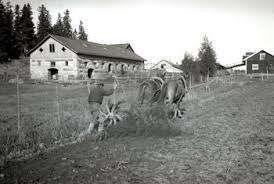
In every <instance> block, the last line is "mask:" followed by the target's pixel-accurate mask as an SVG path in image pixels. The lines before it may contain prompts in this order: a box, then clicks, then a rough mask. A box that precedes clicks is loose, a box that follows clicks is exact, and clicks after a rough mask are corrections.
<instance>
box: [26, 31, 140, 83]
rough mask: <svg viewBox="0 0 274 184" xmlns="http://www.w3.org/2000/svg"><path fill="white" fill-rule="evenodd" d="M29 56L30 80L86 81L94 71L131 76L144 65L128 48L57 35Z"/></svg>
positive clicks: (51, 36)
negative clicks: (101, 70) (131, 73)
mask: <svg viewBox="0 0 274 184" xmlns="http://www.w3.org/2000/svg"><path fill="white" fill-rule="evenodd" d="M28 55H29V56H30V73H31V78H32V79H44V80H48V79H56V80H71V79H89V78H92V73H93V70H94V69H103V70H105V71H107V72H109V73H116V72H120V71H132V72H134V71H137V70H141V69H143V68H144V61H145V59H144V58H142V57H140V56H139V55H137V54H136V53H135V52H134V50H133V49H132V47H131V46H130V44H115V45H106V44H98V43H94V42H88V41H83V40H75V39H69V38H65V37H61V36H56V35H48V36H47V37H45V38H44V39H43V40H42V41H41V42H40V43H38V44H37V45H36V46H35V47H34V48H33V49H32V50H30V51H29V52H28Z"/></svg>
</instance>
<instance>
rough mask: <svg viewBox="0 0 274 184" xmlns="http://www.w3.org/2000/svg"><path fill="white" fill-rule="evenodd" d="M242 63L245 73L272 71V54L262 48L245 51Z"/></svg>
mask: <svg viewBox="0 0 274 184" xmlns="http://www.w3.org/2000/svg"><path fill="white" fill-rule="evenodd" d="M243 64H244V65H245V66H246V73H247V74H254V73H274V56H273V55H271V54H269V53H268V52H266V51H264V50H261V51H259V52H255V53H252V52H248V53H246V55H245V56H243Z"/></svg>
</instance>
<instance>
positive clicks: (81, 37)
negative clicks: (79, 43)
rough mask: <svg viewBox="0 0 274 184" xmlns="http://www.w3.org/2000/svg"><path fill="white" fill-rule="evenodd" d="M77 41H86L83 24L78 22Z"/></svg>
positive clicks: (86, 36)
mask: <svg viewBox="0 0 274 184" xmlns="http://www.w3.org/2000/svg"><path fill="white" fill-rule="evenodd" d="M78 39H79V40H88V35H87V34H86V32H85V29H84V26H83V22H82V21H81V20H80V25H79V35H78Z"/></svg>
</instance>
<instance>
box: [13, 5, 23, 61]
mask: <svg viewBox="0 0 274 184" xmlns="http://www.w3.org/2000/svg"><path fill="white" fill-rule="evenodd" d="M14 14H15V20H14V33H15V34H14V36H15V50H14V55H15V57H16V58H18V57H19V56H20V55H21V54H22V53H23V48H24V44H23V31H22V29H23V27H22V23H21V16H22V13H21V11H20V6H19V5H18V4H17V5H15V10H14Z"/></svg>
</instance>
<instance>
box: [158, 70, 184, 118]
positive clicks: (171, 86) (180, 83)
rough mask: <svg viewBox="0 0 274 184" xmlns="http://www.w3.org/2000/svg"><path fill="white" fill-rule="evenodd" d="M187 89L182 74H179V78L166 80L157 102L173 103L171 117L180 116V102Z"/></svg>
mask: <svg viewBox="0 0 274 184" xmlns="http://www.w3.org/2000/svg"><path fill="white" fill-rule="evenodd" d="M187 91H188V89H187V83H186V80H185V78H184V76H182V75H181V76H180V77H179V79H170V80H167V81H166V82H165V83H164V84H163V85H162V87H161V93H160V95H159V98H158V103H159V104H170V105H175V106H174V116H173V118H175V117H179V118H181V117H182V113H181V110H180V103H181V102H182V99H183V98H184V97H185V95H186V93H187Z"/></svg>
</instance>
